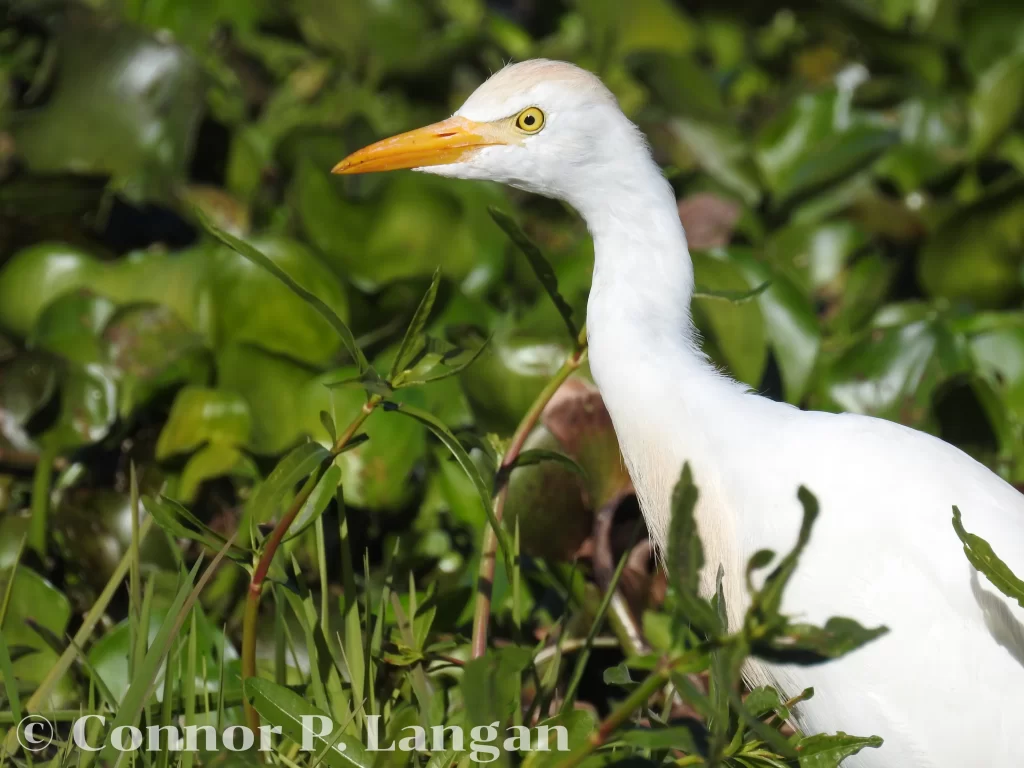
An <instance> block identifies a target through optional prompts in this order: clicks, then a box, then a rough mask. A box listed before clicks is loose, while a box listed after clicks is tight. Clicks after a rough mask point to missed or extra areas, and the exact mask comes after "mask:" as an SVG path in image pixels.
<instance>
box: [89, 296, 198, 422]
mask: <svg viewBox="0 0 1024 768" xmlns="http://www.w3.org/2000/svg"><path fill="white" fill-rule="evenodd" d="M102 340H103V343H104V346H105V359H106V362H107V364H108V365H110V366H111V368H112V369H113V370H114V371H115V375H116V376H117V380H118V382H117V384H118V414H119V415H120V416H121V417H122V418H128V417H129V416H130V415H131V414H132V413H133V412H134V411H135V410H136V409H137V408H139V407H140V406H142V405H145V404H146V403H148V402H150V401H151V400H152V399H153V398H154V397H156V396H157V395H158V394H160V393H161V392H164V391H166V390H168V389H170V388H171V387H173V386H174V385H176V384H180V383H195V384H205V383H206V382H207V380H209V378H210V372H211V368H212V364H211V359H210V354H209V352H208V350H207V349H206V348H205V346H204V344H203V339H202V337H201V336H200V335H199V334H198V333H196V332H195V331H193V330H192V329H190V328H189V327H188V326H187V325H186V324H185V322H184V321H183V320H182V319H180V318H179V317H178V316H177V314H175V313H174V312H173V311H172V310H171V309H170V308H168V307H165V306H160V305H156V304H149V305H136V306H129V307H124V308H123V309H121V310H119V311H118V312H117V313H116V314H115V315H114V316H113V318H111V320H110V322H109V323H107V325H106V327H105V328H104V329H103V337H102Z"/></svg>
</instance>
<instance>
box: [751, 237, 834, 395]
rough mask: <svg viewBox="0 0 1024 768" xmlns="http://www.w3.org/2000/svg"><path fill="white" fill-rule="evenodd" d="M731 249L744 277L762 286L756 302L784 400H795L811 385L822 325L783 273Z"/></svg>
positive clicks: (808, 302) (809, 304) (801, 294)
mask: <svg viewBox="0 0 1024 768" xmlns="http://www.w3.org/2000/svg"><path fill="white" fill-rule="evenodd" d="M732 253H733V260H734V261H735V262H736V263H737V264H738V265H739V266H740V269H742V270H743V272H744V274H745V275H746V276H747V279H748V280H750V282H751V283H756V284H758V285H759V286H764V287H765V290H763V291H761V292H759V293H758V294H757V303H758V305H759V306H760V308H761V313H762V315H763V316H764V326H765V332H766V333H767V336H768V340H769V342H770V343H771V346H772V352H773V354H774V355H775V359H776V361H777V362H778V365H779V370H780V372H781V374H782V383H783V388H784V390H785V395H786V401H787V402H789V403H793V404H797V403H799V402H800V401H801V399H802V398H803V396H804V394H805V393H806V392H807V388H808V387H809V386H810V382H811V374H812V372H813V371H814V366H815V363H816V362H817V360H818V351H819V349H820V348H821V329H820V327H819V325H818V319H817V317H816V316H815V312H814V306H813V304H812V303H811V302H810V301H809V300H808V299H807V297H806V296H805V295H804V294H803V293H802V292H801V291H800V290H799V289H798V288H797V287H796V286H795V285H793V284H792V283H791V282H790V281H789V280H788V279H787V278H786V277H784V276H782V275H779V274H773V272H772V271H771V270H770V268H769V267H767V266H766V265H765V264H764V263H763V262H761V261H758V260H756V259H755V258H754V257H753V254H751V253H748V252H746V251H743V252H740V251H738V250H736V249H732Z"/></svg>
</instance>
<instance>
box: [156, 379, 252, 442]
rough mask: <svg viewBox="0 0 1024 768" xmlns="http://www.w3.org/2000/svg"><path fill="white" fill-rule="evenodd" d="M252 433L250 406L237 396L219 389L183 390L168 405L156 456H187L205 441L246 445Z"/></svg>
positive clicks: (186, 388)
mask: <svg viewBox="0 0 1024 768" xmlns="http://www.w3.org/2000/svg"><path fill="white" fill-rule="evenodd" d="M251 430H252V417H251V415H250V413H249V406H248V405H247V403H246V402H245V400H244V399H242V398H241V397H240V396H239V395H237V394H234V393H232V392H225V391H223V390H219V389H206V388H203V387H185V388H184V389H182V390H181V391H180V392H178V395H177V397H175V398H174V404H173V405H172V406H171V413H170V415H169V416H168V417H167V421H166V423H165V424H164V427H163V429H162V430H161V431H160V438H159V439H158V440H157V444H156V457H157V458H158V459H165V458H167V457H168V456H173V455H174V454H177V453H188V452H189V451H193V450H195V449H196V448H197V447H199V446H200V445H202V444H203V443H205V442H211V443H221V444H226V445H232V446H234V445H245V444H246V443H247V442H248V441H249V436H250V433H251Z"/></svg>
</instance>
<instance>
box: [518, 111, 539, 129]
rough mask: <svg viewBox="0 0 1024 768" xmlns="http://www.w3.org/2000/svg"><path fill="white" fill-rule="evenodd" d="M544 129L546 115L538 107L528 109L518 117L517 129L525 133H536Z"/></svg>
mask: <svg viewBox="0 0 1024 768" xmlns="http://www.w3.org/2000/svg"><path fill="white" fill-rule="evenodd" d="M543 127H544V113H543V112H541V111H540V110H539V109H537V108H536V107H527V108H526V109H524V110H523V111H522V112H520V113H519V114H518V115H516V128H518V129H519V130H520V131H523V132H524V133H536V132H537V131H539V130H540V129H541V128H543Z"/></svg>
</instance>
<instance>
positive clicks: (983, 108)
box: [968, 49, 1024, 157]
mask: <svg viewBox="0 0 1024 768" xmlns="http://www.w3.org/2000/svg"><path fill="white" fill-rule="evenodd" d="M1022 106H1024V49H1020V50H1018V51H1015V52H1013V53H1011V54H1009V55H1008V56H1004V57H1003V58H1001V59H999V60H998V61H997V62H996V63H995V64H993V65H992V66H991V67H989V68H988V69H987V70H986V71H985V72H984V73H982V75H981V77H980V78H979V79H978V83H977V86H976V88H975V90H974V92H973V93H972V94H971V97H970V111H969V113H968V114H969V117H970V124H971V151H972V152H973V154H974V155H975V156H976V157H977V156H980V155H982V154H983V153H984V152H985V151H986V150H988V149H989V148H990V147H991V146H992V144H993V143H994V142H995V141H996V140H997V139H999V138H1000V137H1001V136H1002V135H1003V134H1004V133H1005V132H1006V131H1007V130H1008V129H1009V128H1010V126H1012V125H1013V123H1014V121H1015V120H1017V118H1018V116H1019V115H1020V111H1021V107H1022Z"/></svg>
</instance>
